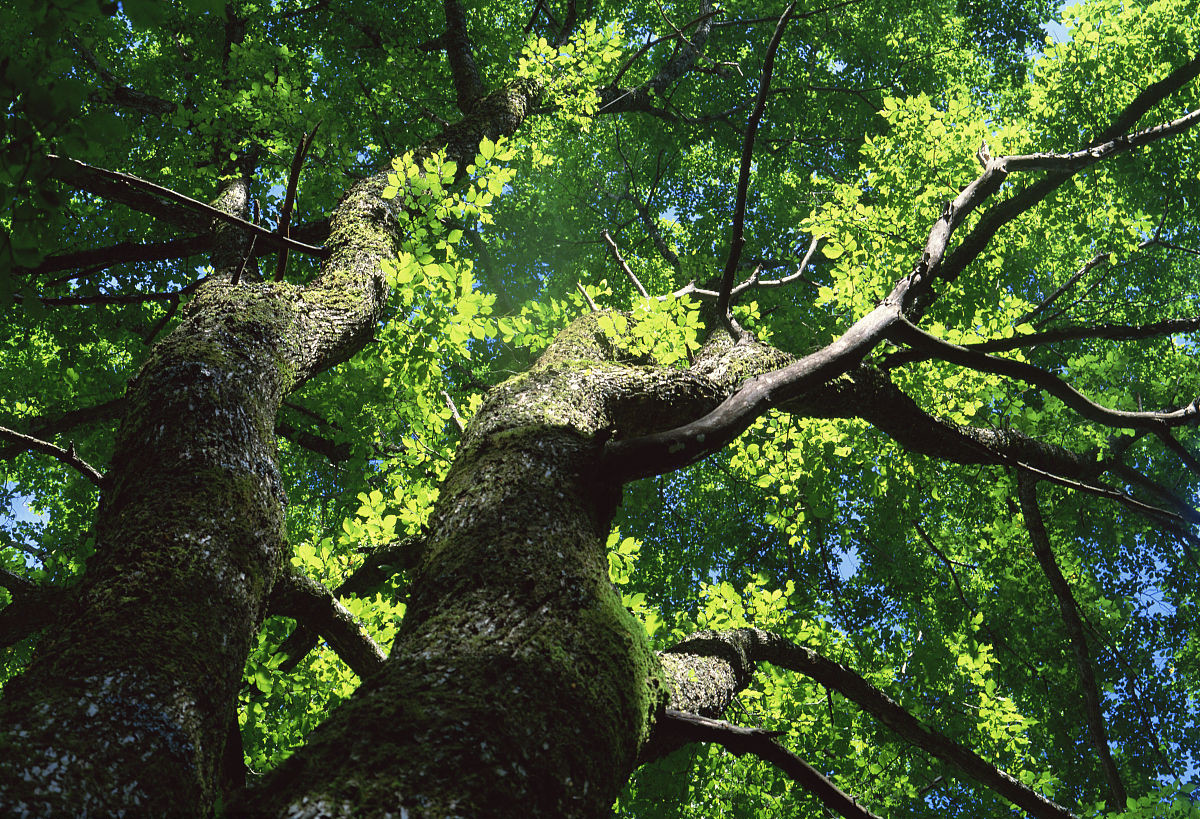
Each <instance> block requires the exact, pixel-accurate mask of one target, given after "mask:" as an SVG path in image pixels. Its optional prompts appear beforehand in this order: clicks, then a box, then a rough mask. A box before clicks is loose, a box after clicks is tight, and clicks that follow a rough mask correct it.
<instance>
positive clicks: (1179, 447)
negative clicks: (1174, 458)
mask: <svg viewBox="0 0 1200 819" xmlns="http://www.w3.org/2000/svg"><path fill="white" fill-rule="evenodd" d="M1154 434H1155V435H1157V436H1158V439H1159V440H1160V441H1162V442H1163V444H1164V445H1166V447H1167V449H1169V450H1171V451H1172V452H1174V453H1175V454H1176V455H1178V456H1179V460H1181V461H1183V463H1184V465H1185V466H1186V467H1187V468H1188V469H1190V470H1192V472H1195V473H1196V474H1197V475H1200V460H1198V459H1197V458H1196V456H1195V455H1193V454H1192V453H1191V452H1189V451H1188V449H1187V447H1185V446H1184V445H1183V444H1181V443H1179V439H1177V438H1176V437H1175V436H1174V435H1172V434H1171V433H1170V432H1168V431H1167V430H1165V429H1160V430H1155V433H1154Z"/></svg>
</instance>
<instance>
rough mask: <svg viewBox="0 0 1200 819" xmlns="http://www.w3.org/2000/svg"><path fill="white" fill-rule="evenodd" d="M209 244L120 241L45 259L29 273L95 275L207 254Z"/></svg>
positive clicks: (200, 239) (200, 240)
mask: <svg viewBox="0 0 1200 819" xmlns="http://www.w3.org/2000/svg"><path fill="white" fill-rule="evenodd" d="M211 245H212V238H211V237H209V236H189V237H187V238H186V239H171V240H169V241H165V242H147V243H145V244H138V243H137V242H121V243H119V244H115V245H110V246H109V247H97V248H92V249H90V250H80V251H76V252H73V253H57V254H54V255H51V256H47V257H46V258H45V259H43V260H42V261H41V263H40V264H39V265H38V266H37V267H35V268H31V269H30V270H29V272H30V273H32V274H33V275H35V276H44V275H47V274H50V273H57V272H58V271H60V270H76V269H79V268H86V269H87V272H88V273H96V272H99V271H101V270H104V269H105V268H108V267H112V266H114V265H118V264H132V263H134V262H161V261H166V260H167V259H183V258H186V257H188V256H196V255H199V254H201V253H204V252H206V251H208V250H209V248H210V246H211ZM80 275H83V274H80ZM71 278H75V277H74V276H73V277H71Z"/></svg>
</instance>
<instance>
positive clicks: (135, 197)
mask: <svg viewBox="0 0 1200 819" xmlns="http://www.w3.org/2000/svg"><path fill="white" fill-rule="evenodd" d="M47 159H48V160H49V161H50V163H51V168H52V174H53V176H54V177H55V178H56V179H59V180H61V181H63V182H66V183H67V184H68V185H71V186H72V187H76V188H79V189H80V190H85V191H88V192H89V193H94V194H96V195H97V196H102V197H104V198H106V199H112V200H113V201H116V202H121V203H122V204H126V205H129V206H130V207H132V208H134V209H135V210H140V211H142V212H144V213H148V214H150V215H151V216H154V217H156V218H163V219H166V220H167V221H170V222H175V223H176V224H180V225H181V226H183V227H187V228H190V229H192V230H195V231H197V232H206V231H207V230H208V229H209V228H210V227H211V221H212V220H213V219H217V220H219V221H222V222H226V223H228V224H231V225H233V226H235V227H238V228H241V229H242V230H244V231H246V232H247V233H250V234H252V235H254V236H257V237H258V238H259V239H260V240H262V241H263V242H264V243H265V245H267V246H269V247H271V248H272V249H280V248H290V249H292V250H295V251H297V252H298V253H307V254H308V255H310V256H316V257H318V258H325V257H327V256H328V255H329V250H328V249H327V248H324V247H314V246H313V245H307V244H304V243H303V242H298V241H296V240H295V239H288V238H285V237H283V236H279V235H277V234H275V233H273V232H272V231H269V230H267V229H266V228H264V227H259V226H258V225H256V224H254V223H253V222H247V221H246V220H245V219H240V218H238V217H237V216H233V215H232V214H229V213H226V212H225V211H223V210H220V209H219V208H214V207H213V206H212V205H206V204H205V203H203V202H201V201H199V200H197V199H193V198H191V197H190V196H185V195H184V194H182V193H178V192H176V191H173V190H170V189H169V188H164V187H162V186H161V185H156V184H154V183H153V182H148V181H146V180H145V179H140V178H138V177H136V176H132V175H130V174H127V173H121V172H119V171H110V170H106V169H104V168H97V167H94V166H92V165H87V164H85V163H83V162H80V161H79V160H76V159H67V158H66V157H61V156H54V155H50V156H49V157H47ZM163 200H166V201H165V202H164V201H163Z"/></svg>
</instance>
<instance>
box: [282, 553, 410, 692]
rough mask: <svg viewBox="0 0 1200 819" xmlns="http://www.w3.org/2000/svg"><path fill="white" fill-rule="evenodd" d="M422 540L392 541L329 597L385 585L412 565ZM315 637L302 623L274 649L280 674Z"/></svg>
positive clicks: (314, 642)
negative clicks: (280, 658)
mask: <svg viewBox="0 0 1200 819" xmlns="http://www.w3.org/2000/svg"><path fill="white" fill-rule="evenodd" d="M423 544H424V538H423V537H422V536H419V535H417V536H408V537H403V538H400V539H399V540H395V541H392V542H391V543H388V544H386V545H384V546H381V547H379V548H378V549H376V550H375V551H373V552H371V553H370V554H369V555H367V558H366V560H364V561H363V563H362V565H361V566H359V567H358V568H357V569H355V570H354V571H353V572H352V573H351V574H350V576H349V577H347V578H346V579H345V580H344V581H342V583H341V585H339V586H338V587H337V588H336V589H334V590H333V592H332V594H333V596H334V597H335V598H341V597H349V596H350V595H357V596H359V597H363V596H366V595H368V594H371V593H373V592H374V591H375V589H377V588H379V587H380V586H382V585H383V584H384V583H386V582H387V581H388V579H389V578H391V577H392V576H393V575H395V574H396V572H398V571H400V570H402V569H407V568H411V567H412V566H414V565H416V562H417V559H418V558H419V556H420V552H421V549H422V548H423ZM317 639H318V637H317V634H316V633H315V632H314V631H313V629H310V628H309V627H308V626H307V625H306V624H305V623H303V622H301V623H299V625H298V626H297V627H296V629H295V630H294V631H293V632H292V633H291V634H290V635H288V638H287V639H286V640H284V641H283V643H281V644H280V646H279V648H278V649H276V651H275V653H276V654H282V655H283V656H284V660H283V662H282V663H280V665H279V669H280V670H281V671H283V672H285V673H286V672H289V671H291V670H292V669H294V668H295V667H296V666H297V665H299V664H300V661H301V660H303V659H304V657H305V656H306V655H307V654H308V652H310V651H312V650H313V649H314V648H316V646H317Z"/></svg>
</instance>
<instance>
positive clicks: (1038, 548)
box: [1017, 473, 1126, 806]
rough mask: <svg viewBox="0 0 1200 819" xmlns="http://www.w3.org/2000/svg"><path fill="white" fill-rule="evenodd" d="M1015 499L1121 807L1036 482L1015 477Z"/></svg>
mask: <svg viewBox="0 0 1200 819" xmlns="http://www.w3.org/2000/svg"><path fill="white" fill-rule="evenodd" d="M1017 497H1018V498H1019V499H1020V502H1021V512H1022V514H1023V515H1024V517H1025V528H1026V529H1027V530H1028V531H1029V538H1030V540H1031V541H1032V542H1033V554H1034V556H1035V557H1036V558H1037V561H1038V565H1040V566H1041V567H1042V573H1043V574H1045V575H1046V579H1047V580H1048V581H1049V582H1050V588H1051V589H1052V590H1053V592H1054V596H1055V597H1056V598H1057V599H1058V608H1059V611H1060V612H1061V614H1062V621H1063V625H1064V626H1065V627H1066V629H1067V636H1068V637H1069V638H1070V640H1071V648H1072V650H1073V651H1074V652H1075V667H1076V669H1077V670H1078V672H1079V687H1080V688H1081V689H1082V691H1083V705H1084V713H1085V714H1087V726H1088V734H1089V735H1090V736H1091V738H1092V748H1093V749H1094V750H1095V751H1096V754H1097V755H1098V756H1099V757H1100V765H1101V767H1102V768H1103V769H1104V776H1105V778H1106V779H1107V780H1108V789H1109V792H1110V793H1111V794H1112V798H1113V804H1114V805H1118V806H1119V805H1124V804H1125V799H1126V793H1125V783H1123V782H1122V781H1121V772H1120V771H1119V770H1117V763H1116V762H1115V761H1114V760H1113V757H1112V751H1111V750H1110V749H1109V747H1108V732H1107V731H1105V729H1104V716H1103V713H1102V712H1101V709H1100V692H1099V690H1098V689H1097V688H1096V673H1095V670H1094V669H1093V667H1092V659H1091V657H1090V656H1089V654H1088V645H1087V639H1086V638H1085V637H1084V634H1083V622H1082V621H1081V620H1080V619H1079V607H1078V604H1077V603H1076V602H1075V597H1074V595H1072V594H1071V587H1070V585H1068V584H1067V579H1066V578H1065V577H1063V574H1062V571H1061V570H1060V569H1059V568H1058V563H1057V562H1056V561H1055V559H1054V551H1053V550H1052V549H1051V548H1050V537H1049V535H1047V534H1046V527H1045V526H1044V525H1043V523H1042V512H1041V510H1040V509H1039V508H1038V502H1037V481H1036V480H1035V479H1034V478H1033V477H1032V476H1030V475H1029V474H1028V473H1019V474H1018V475H1017Z"/></svg>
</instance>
